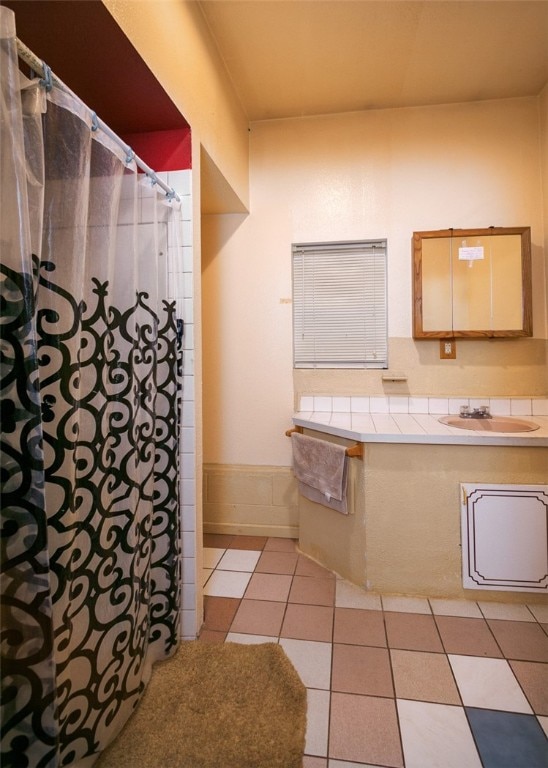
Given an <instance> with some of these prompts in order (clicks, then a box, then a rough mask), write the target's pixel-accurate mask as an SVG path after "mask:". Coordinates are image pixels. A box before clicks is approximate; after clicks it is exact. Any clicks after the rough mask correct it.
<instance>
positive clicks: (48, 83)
mask: <svg viewBox="0 0 548 768" xmlns="http://www.w3.org/2000/svg"><path fill="white" fill-rule="evenodd" d="M15 41H16V43H17V54H18V56H19V58H20V59H22V60H23V61H24V62H25V63H26V64H28V65H29V67H31V69H33V70H34V72H36V73H37V74H39V75H40V76H41V77H42V78H43V80H42V81H41V82H43V84H44V86H45V87H46V90H50V89H51V87H52V85H53V83H55V85H56V86H57V87H58V88H61V89H62V90H63V91H65V92H66V93H69V94H70V95H71V96H74V98H75V99H78V101H79V102H80V103H81V104H83V105H84V107H85V108H86V109H87V110H88V112H89V113H90V115H91V118H92V128H91V129H92V131H95V130H97V129H98V128H100V129H101V130H102V131H103V133H105V134H106V135H107V136H108V137H109V138H111V139H112V140H113V141H114V142H116V144H118V145H119V146H120V147H122V149H123V150H124V152H125V153H126V155H127V160H126V162H130V161H131V160H134V161H135V163H136V165H137V166H138V167H139V168H140V169H141V170H142V171H144V172H145V173H146V175H147V176H148V177H149V179H150V180H151V181H152V183H153V184H158V186H159V187H161V188H162V189H163V190H164V192H165V193H166V197H167V199H168V200H176V201H177V202H180V200H181V199H180V197H179V195H178V194H177V192H175V190H174V189H173V187H170V186H169V185H168V184H166V183H165V182H163V181H162V179H160V178H159V177H158V175H157V174H156V171H153V170H152V168H150V167H149V166H148V165H147V164H146V163H145V162H144V161H143V160H141V158H140V157H139V156H138V155H136V154H135V152H134V151H133V150H132V149H131V147H130V146H129V144H126V143H125V142H124V141H122V139H121V138H120V137H119V136H118V135H117V134H116V133H114V131H113V130H112V128H109V127H108V125H107V124H106V123H105V122H103V120H101V118H100V117H98V116H97V114H96V113H95V112H94V111H93V110H92V109H90V108H89V107H88V106H87V104H84V102H83V101H82V99H81V98H80V97H79V96H77V95H76V94H75V93H74V92H73V91H71V89H70V88H69V87H68V86H67V85H65V83H64V82H63V81H62V80H60V79H59V78H58V77H57V75H54V74H53V72H52V71H51V69H50V68H49V67H48V65H47V64H46V63H45V62H44V61H42V60H41V59H39V58H38V56H36V55H35V54H34V53H33V52H32V51H31V50H30V48H27V46H26V45H25V44H24V43H23V42H21V40H19V38H18V37H16V38H15Z"/></svg>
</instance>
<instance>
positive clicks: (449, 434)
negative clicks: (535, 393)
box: [293, 411, 548, 447]
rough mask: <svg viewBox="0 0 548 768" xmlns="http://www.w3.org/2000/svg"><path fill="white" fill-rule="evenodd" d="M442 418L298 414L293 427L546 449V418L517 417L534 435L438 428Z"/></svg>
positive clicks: (373, 439) (374, 438)
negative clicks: (527, 423)
mask: <svg viewBox="0 0 548 768" xmlns="http://www.w3.org/2000/svg"><path fill="white" fill-rule="evenodd" d="M444 415H450V414H442V413H440V414H431V413H352V412H351V413H348V412H337V411H326V412H322V411H318V412H312V411H298V412H297V413H295V414H294V415H293V423H294V424H295V425H296V426H300V427H305V428H307V429H313V430H316V431H318V432H325V433H326V434H329V435H336V436H338V437H345V438H348V439H349V440H356V441H358V442H361V443H423V444H439V445H491V446H493V445H501V446H517V445H519V446H533V447H544V446H548V416H519V417H517V418H520V419H526V420H527V421H533V422H535V424H538V425H539V429H537V430H535V431H534V432H511V433H505V432H488V433H485V432H474V431H472V430H467V429H459V427H450V426H447V425H446V424H441V423H440V422H439V421H438V419H439V418H440V416H444ZM453 415H454V414H453ZM493 415H494V416H496V415H497V414H493Z"/></svg>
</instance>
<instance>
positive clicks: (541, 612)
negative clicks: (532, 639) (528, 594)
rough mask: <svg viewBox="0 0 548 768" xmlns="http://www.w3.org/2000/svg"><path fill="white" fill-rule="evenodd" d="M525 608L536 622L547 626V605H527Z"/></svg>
mask: <svg viewBox="0 0 548 768" xmlns="http://www.w3.org/2000/svg"><path fill="white" fill-rule="evenodd" d="M527 607H528V608H529V610H530V611H531V613H532V614H533V616H534V617H535V619H536V620H537V621H541V622H543V623H544V624H548V605H528V606H527Z"/></svg>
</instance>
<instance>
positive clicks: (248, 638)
mask: <svg viewBox="0 0 548 768" xmlns="http://www.w3.org/2000/svg"><path fill="white" fill-rule="evenodd" d="M225 642H227V643H242V644H243V645H260V644H261V643H277V642H278V638H277V637H270V636H269V635H244V634H243V633H242V632H229V633H228V635H227V636H226V640H225Z"/></svg>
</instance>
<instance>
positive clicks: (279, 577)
mask: <svg viewBox="0 0 548 768" xmlns="http://www.w3.org/2000/svg"><path fill="white" fill-rule="evenodd" d="M291 579H292V577H291V576H289V575H288V574H281V573H254V574H253V576H252V577H251V579H250V581H249V584H248V585H247V589H246V591H245V595H244V597H245V599H246V600H275V601H277V602H286V601H287V598H288V595H289V590H290V589H291Z"/></svg>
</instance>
